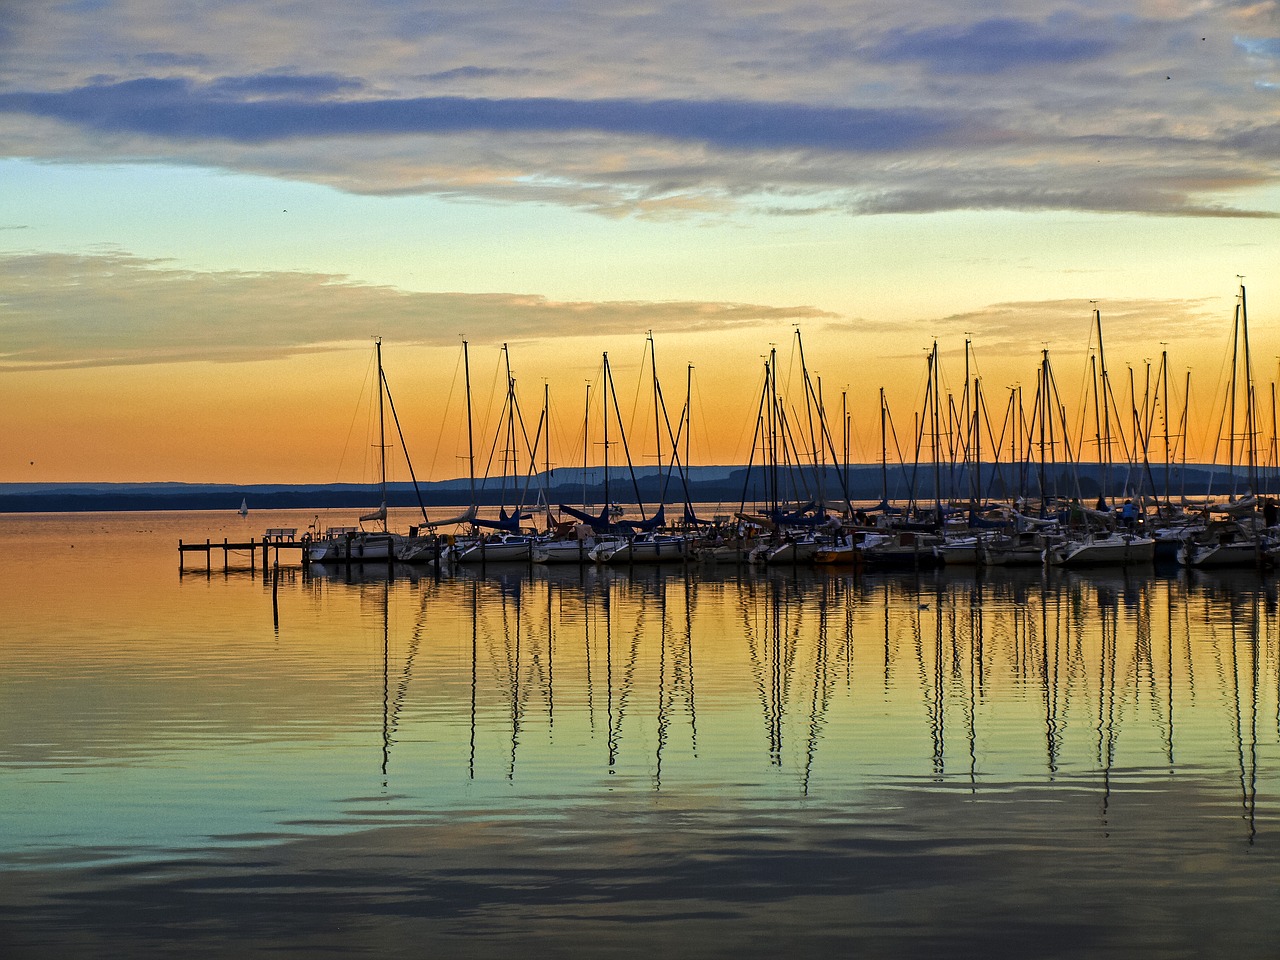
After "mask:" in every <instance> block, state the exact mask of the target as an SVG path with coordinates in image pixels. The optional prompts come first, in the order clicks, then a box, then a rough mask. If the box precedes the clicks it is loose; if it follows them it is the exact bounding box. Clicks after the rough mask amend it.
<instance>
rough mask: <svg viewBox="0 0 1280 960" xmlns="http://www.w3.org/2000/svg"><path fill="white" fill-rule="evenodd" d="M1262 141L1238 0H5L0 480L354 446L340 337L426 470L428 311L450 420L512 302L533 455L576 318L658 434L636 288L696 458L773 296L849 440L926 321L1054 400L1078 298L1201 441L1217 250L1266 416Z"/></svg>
mask: <svg viewBox="0 0 1280 960" xmlns="http://www.w3.org/2000/svg"><path fill="white" fill-rule="evenodd" d="M1278 161H1280V8H1278V6H1277V4H1276V3H1275V2H1274V0H1266V2H1260V3H1250V2H1244V3H1235V2H1214V0H1206V2H1177V0H1150V2H1143V0H1128V2H1126V0H1119V2H1116V0H1112V2H1108V3H1094V2H1074V3H1072V2H1058V3H1046V2H1021V0H1014V2H1000V0H995V2H988V3H982V4H976V3H975V4H969V5H961V4H956V3H939V2H922V3H914V4H901V3H889V2H884V0H869V2H859V0H851V2H843V3H828V4H823V3H804V4H799V3H796V4H792V3H786V2H780V0H739V2H736V3H728V2H719V0H709V2H702V3H679V4H664V3H659V2H655V3H630V4H613V5H609V4H604V5H602V4H599V3H579V2H576V0H562V2H556V0H523V2H521V3H518V4H517V3H512V4H506V3H501V2H491V3H487V2H479V3H474V4H468V5H459V4H457V3H432V2H419V0H386V2H370V0H364V2H359V3H355V4H353V3H350V2H343V3H336V2H331V0H313V2H309V3H305V4H298V3H293V2H287V3H286V2H273V0H255V2H254V3H252V4H250V3H240V2H225V0H200V2H198V3H197V2H180V0H165V2H158V0H80V2H65V3H56V2H55V3H43V4H6V5H5V6H4V12H3V14H2V15H0V331H2V335H0V402H2V403H3V409H4V418H5V428H4V436H5V442H4V443H3V445H0V449H3V454H2V455H0V482H35V481H73V480H85V481H89V480H102V481H106V480H119V481H124V480H131V481H144V480H183V481H196V482H231V483H254V482H329V481H335V480H346V481H355V480H362V479H367V477H365V476H359V475H356V474H359V473H360V472H361V470H366V471H367V461H368V459H369V458H368V455H367V454H368V440H367V436H366V432H367V422H368V421H367V413H361V412H360V411H361V410H367V408H368V404H367V400H368V396H369V391H368V384H369V371H370V358H371V355H372V338H373V337H375V336H380V337H382V338H383V343H384V351H385V359H386V369H387V376H388V379H389V382H390V383H391V386H392V390H393V392H394V399H395V402H396V406H397V410H398V413H399V415H400V419H401V423H402V426H403V427H404V429H405V431H406V438H407V440H408V443H409V446H410V449H411V452H412V454H413V457H414V466H415V469H416V470H417V472H418V475H419V477H420V478H430V479H444V478H447V477H453V476H461V475H464V474H465V462H464V461H463V460H461V459H460V456H461V455H462V453H463V452H464V449H465V448H464V446H461V445H460V444H462V443H463V442H464V441H461V440H460V438H461V437H462V436H464V434H465V430H462V429H460V423H461V420H460V419H459V416H460V411H461V410H462V408H463V401H462V393H461V391H462V387H461V382H460V379H459V377H460V373H459V371H460V366H459V361H460V356H461V343H462V339H463V337H465V338H466V339H467V340H468V341H469V344H470V353H471V372H472V382H473V397H474V398H475V404H476V408H477V431H478V433H479V434H481V435H482V436H481V437H480V438H479V439H478V440H477V445H478V446H485V445H487V444H489V443H491V442H492V436H493V430H494V429H495V423H494V420H495V417H496V409H497V405H499V404H500V402H501V397H500V396H497V397H495V395H494V391H495V389H497V390H499V391H500V390H501V383H502V381H501V378H500V376H499V364H500V363H502V362H503V361H502V357H501V353H500V347H501V344H502V343H504V342H506V343H509V345H510V359H511V363H512V369H513V374H514V375H515V376H516V378H517V384H518V389H519V391H520V399H521V405H522V408H523V410H524V413H525V417H526V421H527V422H528V423H529V426H530V431H531V432H532V430H533V428H534V427H535V426H536V422H537V418H538V415H539V412H540V410H541V407H542V396H543V385H544V383H546V384H548V385H549V392H550V396H551V406H552V410H553V416H552V423H553V433H552V442H553V446H552V454H551V456H552V460H553V462H554V463H559V464H568V465H573V464H577V463H580V462H581V457H582V427H581V423H582V420H583V404H584V393H585V387H586V384H587V383H588V382H594V383H595V384H596V388H595V393H596V396H597V403H598V397H599V381H598V377H599V372H600V367H601V354H602V352H603V351H606V350H607V351H608V352H609V357H610V363H611V365H612V366H613V369H614V377H615V382H616V385H617V391H618V396H619V401H620V402H621V404H622V405H623V406H624V408H626V410H625V411H624V417H625V416H634V418H635V420H636V426H635V428H634V429H635V430H636V431H637V433H639V432H640V431H641V430H643V429H645V428H644V427H642V426H641V424H647V431H648V432H647V433H645V436H646V437H647V438H648V443H649V444H650V447H652V444H653V440H652V427H653V424H652V413H651V412H647V413H646V412H645V410H646V408H645V407H644V404H645V403H647V402H648V400H647V398H648V390H649V387H648V379H647V376H648V375H647V372H646V370H645V368H644V366H643V365H644V364H646V363H647V362H648V357H647V354H646V339H645V338H646V333H647V332H648V331H650V330H651V331H652V332H653V337H654V343H655V344H656V352H657V355H658V368H659V373H660V375H661V377H662V383H663V391H664V394H665V396H666V398H667V403H668V407H669V408H670V409H671V411H672V415H673V417H674V416H676V415H677V414H678V409H679V407H680V405H682V404H683V402H684V396H685V384H686V370H687V366H688V364H690V363H692V364H693V365H694V374H693V381H694V388H693V391H694V397H695V401H694V416H695V424H694V431H693V438H694V440H693V459H694V461H695V462H698V463H731V462H744V461H745V460H746V459H747V457H748V455H749V448H750V441H751V427H752V424H753V422H754V417H755V413H756V405H757V401H758V398H759V391H760V385H761V370H762V363H763V360H762V358H763V357H764V356H765V355H767V354H768V353H769V350H770V348H771V346H776V347H777V349H778V356H779V366H780V369H781V370H782V372H783V375H784V376H785V377H787V378H788V379H787V381H786V384H789V386H787V389H788V390H790V391H792V393H791V396H793V397H795V398H796V402H797V403H799V402H800V397H801V393H800V388H799V387H798V386H796V384H797V383H798V380H797V379H796V377H797V374H796V370H797V369H798V366H797V358H796V355H795V330H796V329H797V327H798V329H799V330H800V331H801V332H802V335H803V339H804V348H805V356H806V360H807V361H808V366H809V369H810V372H811V375H814V376H817V375H820V376H821V378H822V383H823V392H824V398H825V400H826V404H827V408H828V411H829V412H830V411H831V410H833V409H838V407H839V404H840V396H841V394H842V393H847V396H848V405H849V409H850V413H851V420H852V432H853V435H854V449H853V450H852V451H851V455H852V456H853V457H854V458H855V459H865V460H871V459H876V458H877V457H878V456H879V419H878V405H877V404H878V401H877V393H878V390H879V388H880V387H882V386H883V387H884V388H885V389H886V391H887V394H888V398H889V403H890V406H891V408H892V410H893V415H894V417H895V420H896V421H897V422H898V424H899V428H900V430H902V432H903V433H904V434H905V433H908V432H910V423H911V421H912V416H913V413H914V411H916V410H918V409H920V404H921V403H922V401H923V397H924V386H925V358H926V353H927V351H928V349H929V347H930V346H931V344H932V342H933V340H934V338H937V340H938V343H939V349H940V352H941V356H942V371H943V377H942V379H943V381H944V384H943V385H944V389H946V390H950V391H953V392H955V393H956V394H959V392H960V391H962V390H963V389H964V379H965V378H964V370H965V366H964V356H963V354H964V342H965V339H966V337H968V338H970V339H971V340H972V343H973V351H974V357H975V358H976V368H975V369H974V371H973V372H974V373H975V374H976V375H979V376H981V378H982V383H983V390H984V392H985V393H986V395H987V397H988V402H989V405H990V407H991V409H992V416H993V417H994V418H997V419H998V418H999V417H1000V416H1001V415H1002V412H1003V409H1004V405H1005V404H1006V402H1007V398H1008V396H1009V391H1010V388H1011V387H1012V386H1014V385H1016V384H1021V385H1022V386H1023V389H1024V392H1026V393H1027V394H1028V402H1030V398H1029V394H1030V393H1033V392H1034V388H1035V382H1036V368H1037V364H1038V363H1039V360H1040V351H1041V350H1042V349H1043V348H1045V347H1047V348H1048V349H1049V351H1050V356H1051V361H1052V364H1053V367H1054V371H1055V374H1056V376H1057V380H1058V384H1059V386H1060V388H1061V389H1062V391H1063V402H1064V404H1065V405H1066V406H1067V407H1068V408H1069V412H1070V413H1071V415H1072V416H1075V415H1076V412H1077V410H1078V409H1080V408H1082V407H1083V405H1084V400H1083V399H1082V396H1083V394H1082V388H1083V386H1084V384H1085V380H1086V376H1087V371H1088V369H1089V355H1090V353H1089V351H1090V349H1091V345H1096V344H1095V338H1094V337H1093V336H1092V334H1091V324H1092V310H1093V309H1094V303H1093V301H1096V305H1097V307H1098V309H1100V310H1101V311H1102V317H1103V324H1104V334H1105V337H1106V351H1107V353H1106V359H1107V362H1108V365H1109V367H1110V370H1111V375H1112V377H1113V380H1114V382H1115V384H1116V386H1115V390H1116V393H1117V395H1118V396H1119V397H1120V399H1121V402H1122V403H1123V404H1124V405H1125V407H1126V412H1127V408H1128V406H1127V405H1128V404H1129V400H1128V392H1127V391H1128V378H1129V370H1130V369H1132V370H1133V371H1134V375H1135V381H1136V383H1137V385H1138V392H1139V395H1140V397H1139V399H1140V400H1141V396H1142V395H1143V394H1144V392H1145V388H1144V386H1143V384H1144V382H1145V378H1146V376H1147V372H1146V371H1147V364H1148V363H1150V364H1151V365H1152V371H1153V375H1154V368H1155V367H1156V365H1158V364H1159V362H1160V357H1161V352H1162V351H1163V350H1167V351H1168V356H1169V361H1168V362H1169V369H1170V371H1171V378H1172V379H1173V381H1174V383H1176V385H1177V386H1176V391H1175V395H1174V396H1173V397H1172V398H1171V400H1170V404H1171V408H1172V409H1175V410H1177V411H1179V412H1178V414H1177V415H1178V416H1180V415H1181V414H1180V410H1181V406H1182V403H1183V383H1184V380H1185V377H1186V372H1187V370H1188V369H1190V370H1191V373H1192V388H1191V397H1190V402H1189V408H1190V411H1191V419H1192V426H1191V429H1190V430H1189V431H1188V432H1189V453H1190V455H1191V457H1192V458H1196V457H1198V456H1209V455H1210V454H1211V452H1212V449H1213V447H1214V445H1215V441H1214V434H1215V431H1216V430H1217V422H1218V416H1219V412H1220V409H1221V402H1222V401H1221V397H1222V396H1223V394H1224V392H1225V382H1226V374H1225V372H1224V371H1225V369H1226V365H1227V364H1229V362H1230V356H1231V334H1232V314H1233V310H1234V306H1235V302H1236V293H1237V288H1238V284H1239V283H1240V281H1239V280H1238V279H1237V278H1238V277H1240V276H1243V277H1244V283H1245V284H1246V285H1247V287H1248V295H1249V321H1250V326H1251V332H1252V334H1253V337H1252V347H1253V362H1254V372H1255V379H1256V383H1257V390H1258V393H1259V396H1260V398H1263V399H1264V406H1265V407H1266V410H1265V412H1264V413H1263V414H1262V422H1261V425H1262V429H1263V430H1265V433H1266V437H1265V438H1264V440H1263V442H1264V445H1266V444H1269V443H1270V435H1271V419H1270V418H1271V413H1270V385H1271V383H1272V382H1273V381H1275V380H1276V379H1277V377H1278V376H1280V359H1278V358H1280V333H1277V318H1280V283H1277V280H1278V276H1277V270H1276V264H1277V257H1276V253H1277V251H1278V250H1280V243H1278V242H1277V241H1280V220H1278V219H1277V217H1278V216H1280V162H1278ZM495 385H496V387H495ZM362 398H363V401H362ZM597 409H598V408H597ZM1171 416H1172V414H1171ZM1175 426H1176V425H1175ZM836 432H837V433H838V428H837V430H836ZM353 438H354V439H353ZM639 442H640V441H637V443H639ZM1155 452H1156V451H1154V450H1153V454H1154V453H1155ZM638 455H639V456H646V455H647V456H649V457H650V458H651V457H652V449H650V450H649V451H648V452H647V454H646V453H645V452H644V451H643V450H639V451H638ZM1161 455H1162V454H1161ZM650 462H652V459H650ZM397 479H404V477H402V476H401V477H397Z"/></svg>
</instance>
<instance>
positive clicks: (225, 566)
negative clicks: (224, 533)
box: [222, 537, 230, 573]
mask: <svg viewBox="0 0 1280 960" xmlns="http://www.w3.org/2000/svg"><path fill="white" fill-rule="evenodd" d="M228 551H229V548H228V547H227V538H226V537H223V538H222V572H223V573H226V572H227V570H228V569H229V568H230V560H229V559H228Z"/></svg>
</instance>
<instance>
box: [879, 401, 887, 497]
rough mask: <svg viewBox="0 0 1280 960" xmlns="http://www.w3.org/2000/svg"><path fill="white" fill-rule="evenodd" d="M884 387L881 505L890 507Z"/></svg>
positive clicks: (881, 418) (881, 414) (881, 420)
mask: <svg viewBox="0 0 1280 960" xmlns="http://www.w3.org/2000/svg"><path fill="white" fill-rule="evenodd" d="M886 415H887V412H886V409H885V405H884V387H881V388H880V503H881V504H883V505H884V506H886V507H887V506H888V505H889V436H888V434H887V432H886V430H885V417H886Z"/></svg>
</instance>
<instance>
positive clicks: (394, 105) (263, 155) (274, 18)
mask: <svg viewBox="0 0 1280 960" xmlns="http://www.w3.org/2000/svg"><path fill="white" fill-rule="evenodd" d="M1273 8H1274V4H1272V5H1270V7H1269V8H1268V9H1271V12H1270V13H1267V11H1266V10H1263V9H1262V6H1260V5H1258V4H1253V5H1244V6H1241V5H1234V6H1233V5H1222V4H1218V3H1196V4H1190V5H1188V4H1185V3H1176V2H1173V0H1125V2H1122V3H1120V4H1119V5H1118V6H1115V7H1114V9H1113V10H1112V11H1111V12H1110V13H1109V14H1108V15H1107V16H1100V15H1096V14H1090V13H1082V12H1076V11H1077V10H1083V9H1084V8H1083V7H1081V6H1080V5H1068V4H1061V3H1045V2H1035V0H1000V2H998V3H996V4H994V5H988V6H987V7H984V8H983V10H982V11H981V12H980V13H979V14H978V15H977V16H974V15H973V14H972V13H970V12H969V11H967V10H966V9H965V8H963V7H957V6H956V5H955V4H948V3H941V2H932V3H930V2H922V3H916V4H911V5H905V6H904V5H902V4H889V3H886V2H881V0H858V2H854V3H849V4H831V5H823V4H816V5H815V4H795V3H790V2H781V0H755V2H752V3H750V4H747V5H745V6H744V5H743V4H738V3H735V4H730V3H728V2H726V0H706V2H703V3H699V4H693V5H690V4H679V5H674V4H668V3H665V2H662V0H659V2H657V3H654V4H647V5H643V6H641V7H636V6H634V5H621V6H608V5H605V6H603V7H602V6H601V5H599V4H589V3H584V2H578V0H555V2H541V0H531V2H526V3H509V2H505V0H494V2H493V3H488V4H485V5H484V6H483V7H480V8H474V9H473V8H458V7H457V6H456V5H446V4H437V3H434V2H430V0H403V2H400V0H398V2H394V3H392V2H388V3H377V4H368V5H365V6H363V7H362V8H361V11H360V16H359V17H356V18H352V17H350V16H348V15H347V14H348V13H349V8H348V7H346V6H343V5H341V4H338V3H336V2H334V0H316V2H315V3H314V4H311V5H309V6H308V8H307V14H306V15H305V16H301V15H300V14H299V10H300V8H299V7H297V6H296V4H293V3H288V2H273V0H262V2H261V3H258V4H255V5H254V6H253V10H252V12H247V8H246V10H243V11H242V10H237V13H236V15H235V16H231V15H228V13H227V11H226V10H225V8H224V7H223V6H222V5H219V4H210V5H205V6H199V5H196V6H194V7H191V8H189V9H187V10H186V11H185V14H184V17H183V18H182V19H181V20H178V19H176V18H173V17H172V16H164V9H165V8H163V6H162V5H160V4H159V3H158V0H116V2H115V3H114V4H113V6H112V10H113V16H111V17H109V18H97V20H98V21H99V22H94V23H92V24H90V23H89V22H88V18H86V17H84V16H83V15H82V14H80V15H77V14H76V13H75V12H74V11H72V10H69V9H68V8H67V7H65V6H63V5H47V6H39V5H37V7H36V8H32V9H31V10H28V11H27V12H26V13H25V15H24V19H23V20H21V21H14V23H15V24H16V25H14V26H11V27H10V28H9V29H10V31H11V33H12V34H13V36H12V38H11V39H12V42H13V43H14V44H18V43H20V44H21V45H22V49H23V52H24V55H23V57H22V58H21V59H20V62H19V61H18V60H16V59H15V58H9V61H8V62H6V63H3V64H0V142H4V143H5V144H6V153H7V154H8V155H9V156H24V157H31V158H37V159H55V160H71V161H78V160H90V161H94V162H101V161H105V162H111V161H113V160H122V161H127V162H136V161H146V162H161V163H176V164H198V165H204V166H209V167H214V168H220V169H230V170H235V171H242V172H250V173H254V174H262V175H266V176H273V177H284V178H291V179H303V180H308V181H311V182H316V183H324V184H328V185H331V186H333V187H335V188H336V189H340V190H345V191H351V192H357V193H380V194H388V195H394V194H398V193H408V192H423V193H434V194H437V195H440V196H445V197H450V198H466V199H480V200H484V201H501V202H530V203H555V204H564V205H567V206H570V207H574V208H578V209H583V210H590V211H594V212H597V213H600V214H603V215H606V216H624V215H634V216H642V217H655V218H666V217H680V216H684V217H688V216H705V215H724V214H727V213H731V212H735V211H740V210H747V211H751V212H761V213H765V214H771V215H788V216H795V215H798V214H800V213H801V212H803V211H810V212H814V213H820V212H835V213H844V214H851V215H865V214H875V213H916V212H934V211H945V210H960V209H997V208H998V209H1013V210H1031V211H1036V210H1048V209H1056V210H1089V211H1105V212H1134V213H1142V214H1172V215H1179V216H1269V215H1271V214H1272V213H1274V211H1272V210H1270V209H1268V208H1267V202H1266V201H1261V202H1259V201H1257V200H1255V199H1253V197H1254V196H1262V195H1263V193H1262V190H1263V189H1265V188H1266V187H1268V186H1270V185H1272V184H1273V183H1274V182H1275V181H1276V176H1277V173H1276V170H1275V165H1274V163H1273V162H1272V161H1273V157H1271V156H1268V155H1267V151H1268V150H1269V149H1271V147H1270V138H1269V136H1268V134H1267V133H1266V125H1267V124H1268V123H1270V121H1271V116H1270V107H1269V104H1270V103H1271V102H1272V93H1271V89H1272V87H1273V86H1274V84H1275V82H1276V80H1277V78H1276V77H1275V76H1272V75H1271V74H1272V72H1273V70H1274V66H1275V63H1276V59H1277V58H1276V56H1275V49H1276V48H1275V41H1274V40H1273V39H1271V35H1272V34H1274V30H1273V29H1270V28H1269V26H1268V18H1271V19H1274V9H1273ZM1202 37H1204V38H1205V39H1204V40H1201V38H1202ZM1166 77H1169V78H1171V79H1170V80H1166ZM459 94H465V95H459ZM1255 128H1257V129H1258V131H1259V132H1258V133H1256V134H1255V133H1252V132H1251V131H1254V130H1255ZM1255 143H1256V144H1257V146H1256V147H1255Z"/></svg>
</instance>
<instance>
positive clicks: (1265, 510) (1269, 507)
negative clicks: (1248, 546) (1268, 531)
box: [1262, 497, 1280, 527]
mask: <svg viewBox="0 0 1280 960" xmlns="http://www.w3.org/2000/svg"><path fill="white" fill-rule="evenodd" d="M1277 513H1280V511H1277V509H1276V502H1275V501H1274V500H1272V499H1271V498H1270V497H1267V499H1266V500H1264V501H1262V522H1263V523H1264V524H1265V525H1266V526H1268V527H1274V526H1275V525H1276V519H1277Z"/></svg>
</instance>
